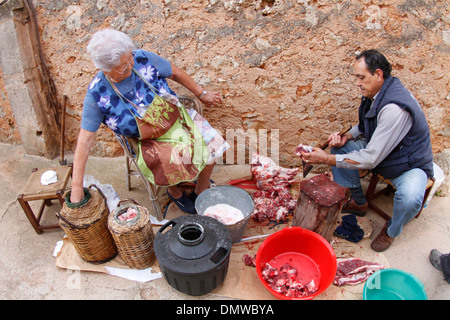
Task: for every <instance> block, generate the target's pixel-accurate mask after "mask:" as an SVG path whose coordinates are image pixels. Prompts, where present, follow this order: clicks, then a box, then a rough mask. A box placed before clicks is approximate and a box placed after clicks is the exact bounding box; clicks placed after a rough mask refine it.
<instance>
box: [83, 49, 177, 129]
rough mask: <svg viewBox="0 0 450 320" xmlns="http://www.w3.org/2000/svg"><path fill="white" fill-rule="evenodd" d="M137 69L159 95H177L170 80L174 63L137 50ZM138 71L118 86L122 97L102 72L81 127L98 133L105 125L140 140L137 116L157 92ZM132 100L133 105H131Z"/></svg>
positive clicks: (92, 86)
mask: <svg viewBox="0 0 450 320" xmlns="http://www.w3.org/2000/svg"><path fill="white" fill-rule="evenodd" d="M133 55H134V61H135V62H134V69H135V70H136V71H137V72H139V74H140V76H141V77H143V78H144V79H145V80H146V81H148V82H149V83H150V84H151V85H152V86H153V87H154V88H156V90H157V91H158V92H157V93H158V94H159V95H162V96H164V95H166V94H172V95H175V93H174V92H173V91H172V90H171V89H170V87H169V85H168V83H167V81H166V78H167V77H169V76H170V75H171V74H172V67H171V65H170V62H168V61H167V60H164V59H163V58H161V57H159V56H157V55H156V54H154V53H151V52H148V51H144V50H140V49H139V50H135V51H133ZM140 76H139V75H137V74H136V73H135V72H134V71H133V72H132V73H131V76H130V77H128V78H127V79H125V80H123V81H121V82H119V83H115V84H114V85H115V86H116V88H117V89H118V90H119V92H120V93H121V95H118V94H117V93H116V92H115V91H114V89H113V87H112V86H111V84H110V83H109V81H108V80H107V79H106V77H105V74H104V73H103V72H102V71H100V72H99V73H97V75H96V76H95V77H94V79H93V80H92V82H91V84H90V85H89V88H88V90H87V93H86V97H85V99H84V106H83V116H82V121H81V127H82V128H83V129H85V130H87V131H91V132H95V131H97V129H98V128H99V126H100V124H101V123H104V124H106V125H107V126H108V127H109V128H110V129H111V130H112V131H114V132H116V133H119V134H123V135H125V136H127V137H139V130H138V127H137V124H136V120H135V118H134V116H136V115H137V109H136V107H135V106H133V104H134V105H136V106H137V107H142V106H145V105H149V104H151V102H152V101H153V98H154V96H155V93H154V92H153V90H152V89H151V88H149V86H148V85H147V84H146V83H145V82H144V81H143V80H142V79H141V77H140ZM129 101H131V102H132V103H130V102H129Z"/></svg>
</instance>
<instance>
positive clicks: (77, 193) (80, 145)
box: [70, 129, 95, 203]
mask: <svg viewBox="0 0 450 320" xmlns="http://www.w3.org/2000/svg"><path fill="white" fill-rule="evenodd" d="M94 140H95V132H90V131H87V130H84V129H81V130H80V134H79V135H78V142H77V147H76V149H75V154H74V158H73V172H72V190H71V193H70V202H72V203H76V202H80V201H81V200H83V199H84V191H83V178H84V171H85V169H86V163H87V160H88V158H89V153H90V151H91V148H92V145H93V144H94Z"/></svg>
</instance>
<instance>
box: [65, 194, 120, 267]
mask: <svg viewBox="0 0 450 320" xmlns="http://www.w3.org/2000/svg"><path fill="white" fill-rule="evenodd" d="M92 187H95V189H94V188H92ZM84 193H85V198H84V199H83V200H82V201H80V202H78V203H71V202H70V190H69V191H67V192H66V194H65V195H64V199H65V202H64V204H63V207H62V209H61V212H60V214H59V215H58V218H59V224H60V226H61V228H62V229H63V230H64V231H65V232H66V235H67V237H68V238H69V240H70V241H71V242H72V244H73V246H74V247H75V249H76V250H77V252H78V254H79V255H80V256H81V258H83V260H85V261H87V262H92V263H103V262H106V261H109V260H111V259H113V258H114V257H115V256H116V255H117V247H116V244H115V243H114V239H113V237H112V235H111V232H110V231H109V229H108V216H109V209H108V206H107V203H106V198H105V196H104V195H103V193H102V192H101V190H100V189H98V188H97V187H96V186H95V185H91V186H90V187H89V188H84Z"/></svg>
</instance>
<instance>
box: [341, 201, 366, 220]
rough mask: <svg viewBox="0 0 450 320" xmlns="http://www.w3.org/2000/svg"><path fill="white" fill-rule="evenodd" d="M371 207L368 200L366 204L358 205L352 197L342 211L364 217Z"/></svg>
mask: <svg viewBox="0 0 450 320" xmlns="http://www.w3.org/2000/svg"><path fill="white" fill-rule="evenodd" d="M368 208H369V204H368V203H367V202H366V203H365V204H362V205H358V204H356V202H355V200H353V199H350V201H347V202H346V203H345V204H344V207H343V208H342V211H341V213H352V214H354V215H355V216H358V217H364V216H365V215H366V213H367V209H368Z"/></svg>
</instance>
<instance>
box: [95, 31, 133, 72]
mask: <svg viewBox="0 0 450 320" xmlns="http://www.w3.org/2000/svg"><path fill="white" fill-rule="evenodd" d="M86 49H87V52H88V53H89V55H90V56H91V59H92V61H93V62H94V65H95V66H96V67H97V68H98V69H100V70H102V71H106V72H109V71H111V70H112V69H113V68H114V67H116V66H117V65H119V63H120V57H121V56H122V55H123V54H125V53H127V52H130V51H132V50H134V49H135V45H134V42H133V40H131V38H130V37H129V36H128V35H126V34H125V33H123V32H121V31H117V30H112V29H104V30H101V31H97V32H96V33H94V35H93V36H92V39H91V41H89V44H88V46H87V48H86Z"/></svg>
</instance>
